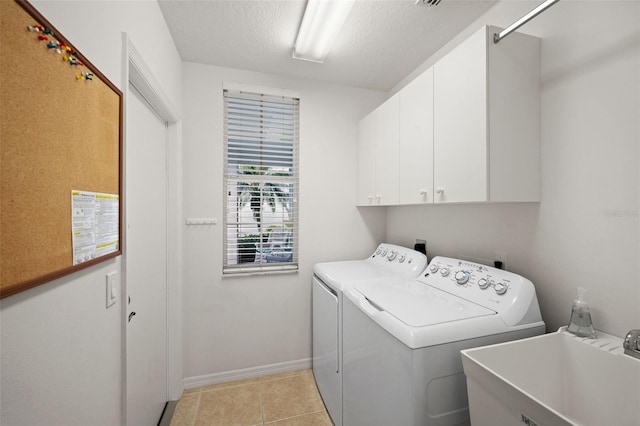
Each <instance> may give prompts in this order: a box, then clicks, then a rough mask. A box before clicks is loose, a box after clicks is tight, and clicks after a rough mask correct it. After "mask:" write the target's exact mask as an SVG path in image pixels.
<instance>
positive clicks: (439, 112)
mask: <svg viewBox="0 0 640 426" xmlns="http://www.w3.org/2000/svg"><path fill="white" fill-rule="evenodd" d="M499 31H500V30H499V29H498V28H495V27H483V28H482V29H481V30H480V31H478V32H477V33H475V34H474V35H473V36H472V37H470V38H469V39H467V40H466V41H464V42H463V43H461V44H460V45H459V46H457V47H456V48H455V49H454V50H452V51H451V52H450V53H449V54H447V55H446V56H445V57H444V58H442V59H441V60H440V61H439V62H437V63H436V64H435V65H434V142H433V143H434V154H433V155H434V163H433V164H434V183H433V184H434V189H435V192H436V194H435V198H434V201H435V202H436V203H457V202H487V201H492V202H508V201H514V202H515V201H539V200H540V39H538V38H536V37H532V36H528V35H524V34H520V33H512V34H511V35H510V36H509V37H507V38H505V39H504V40H502V41H501V42H500V43H499V44H495V43H493V40H492V38H493V34H494V33H496V32H499Z"/></svg>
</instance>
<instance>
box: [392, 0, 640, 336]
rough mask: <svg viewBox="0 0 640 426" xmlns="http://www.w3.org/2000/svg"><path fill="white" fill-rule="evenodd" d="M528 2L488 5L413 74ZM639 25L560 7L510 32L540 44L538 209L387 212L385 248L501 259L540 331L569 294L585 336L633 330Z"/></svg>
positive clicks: (616, 10) (620, 10)
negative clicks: (580, 311)
mask: <svg viewBox="0 0 640 426" xmlns="http://www.w3.org/2000/svg"><path fill="white" fill-rule="evenodd" d="M537 4H539V2H538V1H534V2H530V1H526V2H525V1H522V2H509V1H506V2H501V3H499V4H498V5H497V6H495V7H494V8H493V9H491V10H490V11H489V12H488V13H487V14H486V15H485V16H484V17H482V18H481V19H479V20H478V21H477V22H476V23H475V24H473V25H472V26H470V27H469V28H468V29H467V30H466V31H465V32H463V33H462V34H461V35H460V36H459V37H458V38H457V39H456V40H453V41H452V42H451V43H449V44H448V45H447V46H445V47H444V48H443V49H442V50H441V51H440V52H438V54H436V55H435V56H434V58H432V59H431V60H430V61H428V62H427V63H425V64H424V65H423V66H422V67H420V68H419V70H420V69H424V68H426V67H428V66H430V65H431V64H432V63H433V62H434V61H435V60H436V59H437V58H438V57H441V56H442V55H444V54H445V53H446V52H447V51H449V50H450V49H451V48H452V47H453V46H455V45H456V44H457V43H458V42H459V41H460V40H461V39H464V38H465V37H466V36H467V35H468V34H470V33H471V32H473V31H474V30H475V29H477V28H479V27H480V25H483V24H493V25H498V26H503V27H504V26H507V25H509V24H511V23H512V22H514V21H515V20H516V19H518V18H520V17H521V16H523V15H524V14H525V13H526V12H528V11H529V10H531V9H533V7H534V6H536V5H537ZM639 22H640V3H638V2H635V1H562V2H559V3H557V4H556V5H554V6H553V7H551V8H550V9H548V10H547V11H546V12H544V13H543V14H541V15H539V16H538V17H537V18H535V19H534V20H533V21H531V22H530V23H528V24H526V26H524V27H522V28H521V30H520V31H522V32H526V33H529V34H532V35H536V36H539V37H542V201H541V202H540V203H539V204H537V203H535V204H496V205H451V206H442V205H438V206H421V207H395V208H390V209H389V211H388V216H387V238H388V239H389V241H390V242H393V243H397V244H406V245H410V244H413V241H414V239H415V238H424V239H426V240H427V249H428V252H429V255H430V256H433V255H437V254H441V255H450V256H456V257H467V258H476V259H488V260H489V261H492V260H493V255H494V252H495V251H504V252H507V254H508V265H507V266H508V269H509V270H511V271H514V272H517V273H520V274H522V275H524V276H526V277H528V278H529V279H531V280H532V281H533V283H534V284H535V285H536V289H537V292H538V297H539V300H540V305H541V309H542V314H543V317H544V320H545V321H546V322H547V327H548V329H549V330H555V329H557V328H558V327H560V326H562V325H566V323H567V322H568V320H569V315H570V312H571V304H572V300H573V299H574V295H575V290H574V289H575V287H577V286H583V287H585V288H586V289H587V290H588V291H589V295H590V302H591V308H592V313H593V319H594V323H595V326H596V328H597V329H600V330H602V331H605V332H608V333H611V334H613V335H617V336H623V335H624V334H625V333H626V332H627V331H628V330H629V329H631V328H634V327H636V328H637V326H638V324H640V309H638V301H639V300H640V267H639V263H640V233H639V232H640V226H639V222H640V213H639V212H640V197H639V194H640V186H639V183H638V182H639V179H638V178H639V176H640V169H639V145H640V128H639V126H640V120H638V117H639V114H640V24H639ZM412 77H413V75H412V76H409V77H408V78H407V80H405V81H403V82H401V83H400V84H399V85H398V87H397V88H396V89H394V90H398V89H399V88H400V87H402V86H404V85H405V84H406V83H407V81H410V80H411V78H412Z"/></svg>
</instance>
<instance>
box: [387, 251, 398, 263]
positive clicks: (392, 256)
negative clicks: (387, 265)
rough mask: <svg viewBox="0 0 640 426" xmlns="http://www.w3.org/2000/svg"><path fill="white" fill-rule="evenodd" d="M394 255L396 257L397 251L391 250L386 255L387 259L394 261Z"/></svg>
mask: <svg viewBox="0 0 640 426" xmlns="http://www.w3.org/2000/svg"><path fill="white" fill-rule="evenodd" d="M396 257H398V252H397V251H395V250H391V251H390V252H389V256H387V259H389V262H391V261H394V260H395V259H396Z"/></svg>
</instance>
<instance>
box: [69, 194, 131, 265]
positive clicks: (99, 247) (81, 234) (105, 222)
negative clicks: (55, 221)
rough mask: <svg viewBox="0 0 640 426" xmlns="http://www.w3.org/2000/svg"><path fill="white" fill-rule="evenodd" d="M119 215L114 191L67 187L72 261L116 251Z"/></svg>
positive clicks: (75, 263) (75, 262)
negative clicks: (68, 190)
mask: <svg viewBox="0 0 640 426" xmlns="http://www.w3.org/2000/svg"><path fill="white" fill-rule="evenodd" d="M119 219H120V197H119V196H118V194H102V193H99V192H88V191H75V190H74V191H71V233H72V240H73V264H74V265H77V264H79V263H83V262H86V261H88V260H92V259H95V258H98V257H100V256H103V255H105V254H108V253H112V252H115V251H118V248H119V246H120V241H119V229H120V226H119V225H120V224H119Z"/></svg>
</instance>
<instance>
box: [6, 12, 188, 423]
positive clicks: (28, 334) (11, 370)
mask: <svg viewBox="0 0 640 426" xmlns="http://www.w3.org/2000/svg"><path fill="white" fill-rule="evenodd" d="M32 3H33V5H34V6H35V7H36V8H37V9H38V10H39V11H40V12H41V13H42V14H43V15H44V16H45V17H46V18H47V19H48V20H49V21H51V23H52V24H53V25H54V26H55V27H56V28H57V29H58V30H59V31H60V32H61V33H62V34H64V35H65V37H67V38H68V39H69V40H70V41H71V42H72V43H73V44H74V45H75V46H76V47H77V48H78V49H79V50H80V51H81V52H82V53H83V54H84V55H85V56H86V57H87V58H88V59H89V60H90V61H91V62H92V63H93V64H94V65H95V66H96V67H98V68H99V69H100V70H101V71H102V72H103V73H104V74H105V75H106V76H107V77H108V78H109V79H110V80H111V81H112V82H113V83H114V84H115V85H116V86H118V87H119V88H120V89H121V90H122V89H123V88H124V87H126V81H125V82H123V81H122V80H123V69H124V68H123V66H124V64H123V52H122V32H123V31H125V32H127V33H128V34H129V36H130V37H131V39H132V40H133V43H134V44H135V46H136V48H137V50H138V51H139V53H140V54H141V56H142V57H143V58H144V60H145V61H146V63H147V65H149V68H151V70H152V72H153V73H154V75H155V77H156V79H157V80H158V81H159V82H160V84H161V85H162V87H163V89H164V90H165V92H166V93H167V95H168V97H169V98H170V100H171V102H172V104H173V106H174V107H175V108H177V109H180V106H181V104H182V97H181V90H182V88H181V72H182V64H181V61H180V57H179V55H178V53H177V50H176V49H175V45H174V43H173V40H172V38H171V35H170V33H169V30H168V29H167V26H166V24H165V21H164V18H163V16H162V13H161V12H160V9H159V7H158V5H157V3H156V2H155V1H136V2H112V1H108V2H107V1H85V2H77V1H33V2H32ZM110 271H118V273H119V278H120V282H121V283H122V275H121V273H122V264H121V260H120V258H117V259H112V260H109V261H106V262H104V263H101V264H99V265H96V266H93V267H91V268H88V269H86V270H83V271H81V272H78V273H75V274H73V275H70V276H67V277H64V278H61V279H59V280H56V281H53V282H50V283H47V284H43V285H41V286H38V287H36V288H34V289H31V290H28V291H25V292H22V293H19V294H17V295H14V296H11V297H8V298H5V299H3V300H2V301H1V302H0V328H1V340H0V345H1V348H0V351H1V361H0V362H1V363H0V382H1V383H0V385H1V386H0V389H1V394H0V407H1V409H0V413H1V414H0V424H6V425H27V424H28V425H69V424H86V425H116V424H121V423H122V419H123V401H122V398H123V392H122V385H123V383H122V372H123V360H124V358H123V353H122V351H123V340H122V339H123V331H122V324H123V323H122V319H123V303H122V300H119V301H118V303H116V304H115V305H114V306H112V307H111V308H109V309H106V308H105V296H106V290H105V275H106V274H107V273H108V272H110ZM121 296H122V292H121Z"/></svg>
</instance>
